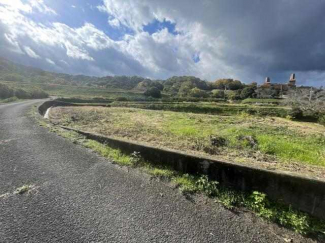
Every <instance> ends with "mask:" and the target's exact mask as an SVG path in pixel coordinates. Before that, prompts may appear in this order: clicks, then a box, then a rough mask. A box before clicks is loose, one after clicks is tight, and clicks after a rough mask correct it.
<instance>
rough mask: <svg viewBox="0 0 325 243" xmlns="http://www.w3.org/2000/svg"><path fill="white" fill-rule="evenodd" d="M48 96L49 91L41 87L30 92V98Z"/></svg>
mask: <svg viewBox="0 0 325 243" xmlns="http://www.w3.org/2000/svg"><path fill="white" fill-rule="evenodd" d="M48 97H49V95H48V93H46V92H44V91H43V90H40V89H35V90H32V91H31V92H30V98H32V99H43V98H48Z"/></svg>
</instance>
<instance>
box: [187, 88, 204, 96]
mask: <svg viewBox="0 0 325 243" xmlns="http://www.w3.org/2000/svg"><path fill="white" fill-rule="evenodd" d="M189 95H190V96H191V97H194V98H207V97H208V96H209V95H208V93H207V92H205V91H204V90H201V89H198V88H193V89H191V91H190V94H189Z"/></svg>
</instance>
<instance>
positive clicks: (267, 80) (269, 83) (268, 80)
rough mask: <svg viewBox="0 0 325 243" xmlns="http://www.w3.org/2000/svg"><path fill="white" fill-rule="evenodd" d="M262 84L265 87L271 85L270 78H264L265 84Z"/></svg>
mask: <svg viewBox="0 0 325 243" xmlns="http://www.w3.org/2000/svg"><path fill="white" fill-rule="evenodd" d="M264 84H266V85H271V79H270V77H266V78H265V82H264Z"/></svg>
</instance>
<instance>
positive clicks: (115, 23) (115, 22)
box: [108, 18, 121, 28]
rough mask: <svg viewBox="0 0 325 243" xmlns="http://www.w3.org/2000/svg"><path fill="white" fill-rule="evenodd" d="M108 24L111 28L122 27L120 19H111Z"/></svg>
mask: <svg viewBox="0 0 325 243" xmlns="http://www.w3.org/2000/svg"><path fill="white" fill-rule="evenodd" d="M108 23H109V25H110V26H113V27H115V28H119V27H120V26H121V24H120V21H119V20H118V19H115V18H114V19H109V20H108Z"/></svg>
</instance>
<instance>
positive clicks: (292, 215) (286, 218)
mask: <svg viewBox="0 0 325 243" xmlns="http://www.w3.org/2000/svg"><path fill="white" fill-rule="evenodd" d="M277 221H278V223H279V224H280V225H283V226H286V227H290V228H293V229H294V230H295V231H296V232H298V233H300V234H306V233H307V232H308V229H309V223H308V220H307V215H306V214H304V213H301V212H297V211H295V210H292V209H291V207H289V210H287V211H283V212H281V213H278V214H277Z"/></svg>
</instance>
